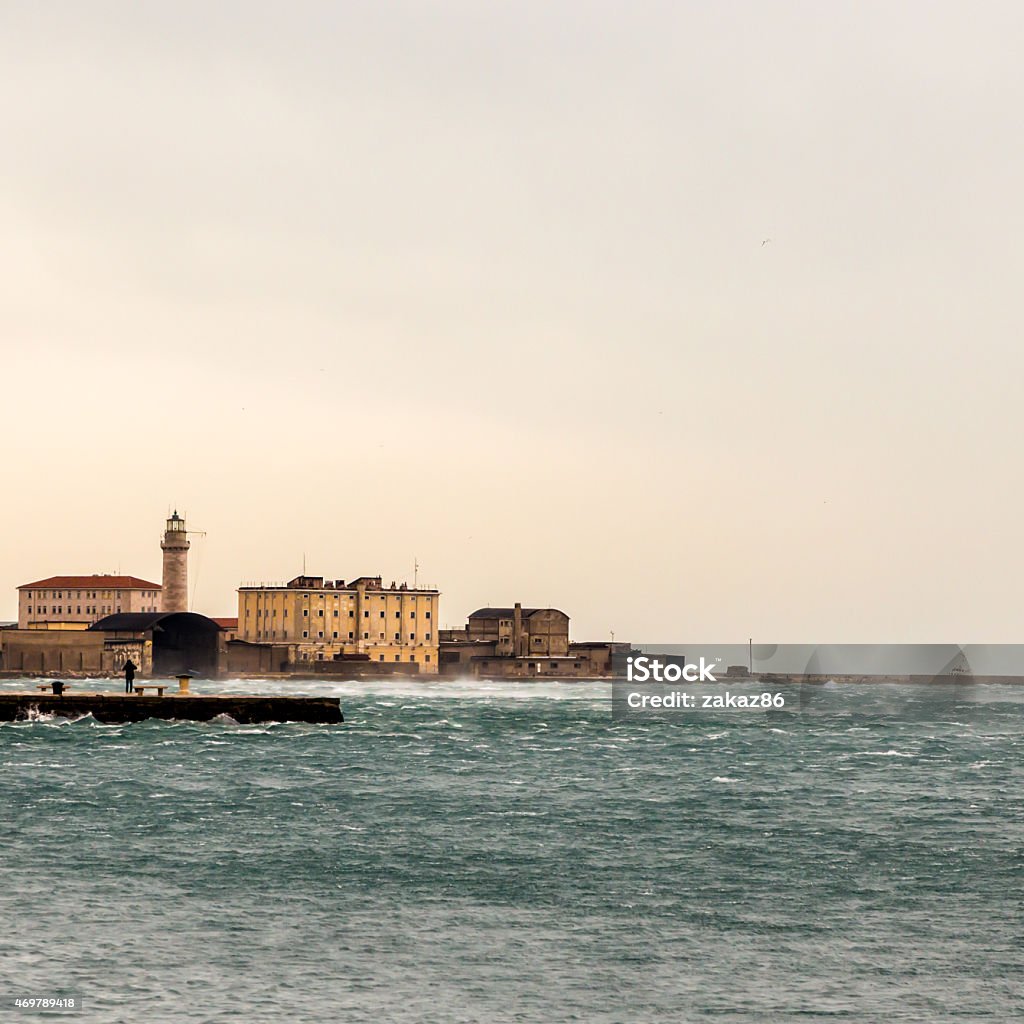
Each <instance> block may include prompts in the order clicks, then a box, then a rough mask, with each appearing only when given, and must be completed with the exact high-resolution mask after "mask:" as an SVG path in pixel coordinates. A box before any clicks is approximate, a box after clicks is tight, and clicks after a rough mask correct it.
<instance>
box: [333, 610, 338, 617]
mask: <svg viewBox="0 0 1024 1024" xmlns="http://www.w3.org/2000/svg"><path fill="white" fill-rule="evenodd" d="M334 617H335V618H337V617H338V609H337V608H335V609H334Z"/></svg>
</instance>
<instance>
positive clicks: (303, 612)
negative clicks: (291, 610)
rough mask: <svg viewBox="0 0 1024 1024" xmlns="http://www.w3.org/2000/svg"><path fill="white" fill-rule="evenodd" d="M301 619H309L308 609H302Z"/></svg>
mask: <svg viewBox="0 0 1024 1024" xmlns="http://www.w3.org/2000/svg"><path fill="white" fill-rule="evenodd" d="M302 617H303V618H304V619H308V618H309V609H308V608H303V609H302Z"/></svg>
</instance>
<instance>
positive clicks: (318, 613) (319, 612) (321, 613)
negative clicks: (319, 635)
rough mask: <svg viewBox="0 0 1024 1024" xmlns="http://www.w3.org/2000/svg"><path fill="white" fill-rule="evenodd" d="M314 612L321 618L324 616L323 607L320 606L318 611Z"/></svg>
mask: <svg viewBox="0 0 1024 1024" xmlns="http://www.w3.org/2000/svg"><path fill="white" fill-rule="evenodd" d="M316 614H317V616H318V617H319V618H321V619H322V618H323V617H324V610H323V608H321V609H320V611H318V612H317V613H316Z"/></svg>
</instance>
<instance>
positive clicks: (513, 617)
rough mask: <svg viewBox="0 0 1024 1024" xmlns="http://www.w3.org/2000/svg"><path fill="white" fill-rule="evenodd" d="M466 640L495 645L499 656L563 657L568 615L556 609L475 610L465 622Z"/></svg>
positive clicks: (566, 654)
mask: <svg viewBox="0 0 1024 1024" xmlns="http://www.w3.org/2000/svg"><path fill="white" fill-rule="evenodd" d="M466 639H467V640H488V641H492V640H493V641H494V642H495V645H496V646H495V651H496V653H497V654H498V655H502V656H506V657H509V656H511V657H515V658H525V657H530V656H538V657H541V658H564V657H567V656H568V654H569V616H568V615H566V614H565V612H562V611H559V610H558V609H557V608H524V607H523V606H522V605H521V604H518V603H517V604H515V605H514V606H513V607H511V608H478V609H477V610H476V611H475V612H473V613H472V614H471V615H470V616H469V621H468V622H467V623H466Z"/></svg>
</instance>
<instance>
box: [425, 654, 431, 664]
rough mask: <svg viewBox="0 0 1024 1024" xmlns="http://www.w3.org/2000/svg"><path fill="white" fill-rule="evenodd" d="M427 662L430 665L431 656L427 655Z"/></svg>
mask: <svg viewBox="0 0 1024 1024" xmlns="http://www.w3.org/2000/svg"><path fill="white" fill-rule="evenodd" d="M425 660H426V661H427V662H428V663H429V662H430V655H429V654H428V655H427V657H426V659H425Z"/></svg>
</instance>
